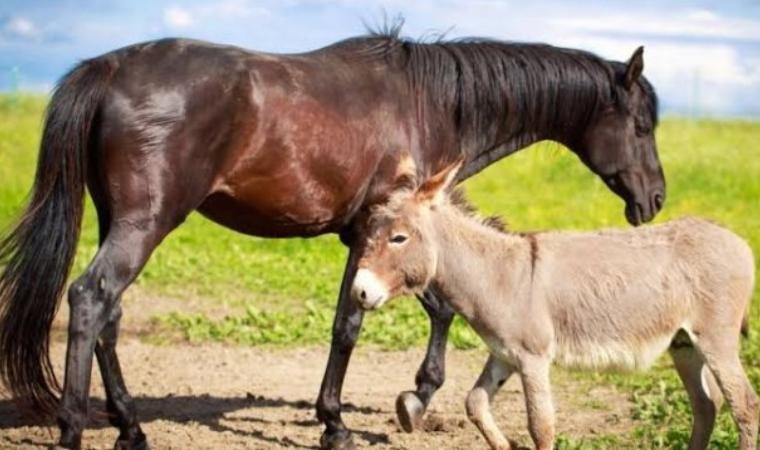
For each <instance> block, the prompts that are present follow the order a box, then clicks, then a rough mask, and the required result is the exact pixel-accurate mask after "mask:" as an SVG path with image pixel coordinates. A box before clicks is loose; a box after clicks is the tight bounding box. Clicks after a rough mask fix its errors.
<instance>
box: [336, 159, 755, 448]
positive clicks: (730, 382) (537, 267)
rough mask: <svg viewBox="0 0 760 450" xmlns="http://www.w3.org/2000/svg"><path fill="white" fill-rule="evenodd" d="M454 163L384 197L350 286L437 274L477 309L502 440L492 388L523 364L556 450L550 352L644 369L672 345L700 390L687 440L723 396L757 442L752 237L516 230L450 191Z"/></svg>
mask: <svg viewBox="0 0 760 450" xmlns="http://www.w3.org/2000/svg"><path fill="white" fill-rule="evenodd" d="M456 170H457V164H454V165H452V166H450V167H448V168H446V169H444V170H443V171H441V172H440V173H438V174H435V175H434V176H432V177H431V178H430V179H429V180H427V181H426V182H424V183H422V184H421V185H420V186H419V187H418V188H417V189H401V190H399V191H398V192H397V193H396V194H394V195H393V196H392V197H391V198H390V199H389V201H388V204H387V205H378V206H376V207H375V208H374V211H373V213H372V214H371V216H370V218H369V225H368V226H367V227H366V228H365V232H364V233H363V235H362V238H361V241H362V243H360V244H359V247H360V248H362V250H361V257H360V258H359V262H358V267H359V268H358V271H357V273H356V276H355V278H354V284H353V286H352V288H351V298H352V299H353V300H354V301H355V302H356V303H357V304H359V305H360V306H361V307H362V308H364V309H366V310H375V309H378V308H380V307H381V306H382V305H383V304H384V303H385V302H387V301H388V300H390V299H392V298H394V297H397V296H399V295H402V294H417V295H420V293H421V292H423V291H424V290H425V289H429V288H431V289H433V290H435V292H437V293H440V295H441V298H443V299H446V301H447V302H450V305H451V306H452V308H453V309H454V310H455V311H456V312H457V313H459V314H461V315H462V316H463V317H464V318H465V319H466V320H467V321H468V323H469V324H470V325H471V326H472V328H473V329H474V330H475V331H476V332H477V333H478V334H479V336H480V337H481V339H482V340H483V342H485V344H486V346H487V347H488V350H489V353H490V356H489V358H488V361H487V362H486V365H485V367H484V368H483V372H482V373H481V375H480V377H479V378H478V380H477V382H476V383H475V386H474V387H473V389H472V390H471V391H470V393H469V394H468V395H467V400H466V402H465V407H466V411H467V415H468V417H469V419H470V420H471V421H472V422H473V423H474V424H475V425H476V426H477V428H478V429H479V430H480V432H481V433H482V435H483V437H484V438H485V439H486V440H487V442H488V443H489V445H490V447H491V448H492V449H494V450H509V449H510V448H512V447H511V445H510V442H509V441H508V440H507V438H506V437H505V436H504V435H503V434H502V433H501V431H500V430H499V429H498V427H497V426H496V423H495V421H494V418H493V416H492V415H491V411H490V402H491V401H492V400H493V397H494V395H495V394H496V392H497V391H498V389H499V388H500V387H501V386H502V385H503V384H504V383H505V382H506V381H507V380H508V379H509V378H510V376H511V375H512V374H513V373H517V374H519V376H520V379H521V381H522V385H523V392H524V395H525V401H526V410H527V413H528V427H529V431H530V435H531V437H532V439H533V442H534V443H535V448H537V449H538V450H551V449H552V448H554V436H555V419H554V407H553V403H552V396H551V386H550V382H549V368H550V365H551V364H552V362H556V363H558V364H559V365H562V366H565V367H571V368H581V369H583V368H585V369H592V370H598V369H645V368H647V367H649V366H651V364H652V363H654V361H655V360H656V359H657V357H658V356H660V355H661V354H662V353H664V352H665V351H669V352H670V355H671V356H672V358H673V361H674V363H675V367H676V370H677V372H678V374H679V376H680V377H681V379H682V381H683V384H684V386H685V388H686V390H687V392H688V394H689V398H690V400H691V405H692V410H693V414H694V421H693V429H692V434H691V439H690V441H689V449H691V450H697V449H701V450H705V449H707V447H708V444H709V442H710V434H711V433H712V429H713V426H714V423H715V416H716V413H717V412H718V411H720V408H721V405H722V403H723V400H724V398H725V399H726V400H727V401H728V404H729V406H730V407H731V412H732V414H733V417H734V420H735V422H736V425H737V427H738V430H739V447H740V448H741V449H742V450H753V449H755V448H756V447H755V446H756V445H757V427H758V408H759V405H758V397H757V394H756V393H755V392H754V390H753V389H752V385H751V383H750V381H749V379H748V378H747V375H746V373H745V371H744V368H743V367H742V364H741V360H740V358H739V341H740V334H742V332H745V331H746V329H747V319H748V315H749V306H750V302H751V299H752V291H753V288H754V278H755V263H754V259H753V256H752V250H751V248H750V247H749V245H748V244H747V242H746V241H744V240H743V239H742V238H740V237H739V236H737V235H736V234H734V233H732V232H731V231H729V230H727V229H725V228H723V227H721V226H718V225H716V224H714V223H712V222H709V221H706V220H703V219H698V218H690V217H689V218H683V219H678V220H673V221H670V222H666V223H664V224H658V225H650V226H644V227H640V228H633V229H627V230H620V229H611V230H602V231H595V232H542V233H522V234H521V233H510V232H505V231H504V230H502V229H494V227H493V226H489V224H487V223H484V222H483V221H482V220H479V219H478V218H477V217H473V216H472V215H471V214H468V213H467V212H466V210H467V208H465V209H464V210H463V208H462V207H461V206H459V205H460V204H461V203H462V200H455V201H451V199H449V198H448V196H447V194H446V189H447V188H448V186H450V185H451V184H452V183H453V181H454V179H455V177H456ZM458 195H461V193H460V194H458ZM491 222H492V221H491ZM745 334H746V333H745Z"/></svg>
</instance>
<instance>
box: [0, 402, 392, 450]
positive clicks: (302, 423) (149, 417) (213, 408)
mask: <svg viewBox="0 0 760 450" xmlns="http://www.w3.org/2000/svg"><path fill="white" fill-rule="evenodd" d="M135 402H136V404H137V411H138V414H139V418H140V422H141V423H149V422H152V421H154V420H166V421H170V422H176V423H178V424H182V423H188V422H196V423H198V424H201V425H204V426H206V427H208V428H209V429H211V430H212V431H216V432H230V433H233V434H236V435H241V436H245V437H247V438H251V439H256V440H259V441H262V442H266V443H271V444H278V445H281V446H287V447H296V448H318V447H317V446H308V445H303V444H300V443H298V442H295V441H293V440H292V439H290V438H288V437H282V438H275V437H271V436H267V435H266V434H265V433H264V432H263V431H261V430H242V429H239V428H236V427H234V426H230V425H234V424H235V423H241V424H242V423H258V424H262V425H266V424H271V423H273V422H272V421H270V420H266V419H261V418H258V417H255V416H253V415H248V416H232V417H228V416H227V415H228V414H231V413H234V412H236V411H241V410H245V409H253V410H255V409H259V408H292V409H295V410H311V411H314V403H313V402H311V401H307V400H285V399H283V398H267V397H264V396H260V395H252V394H247V395H246V396H245V397H213V396H210V395H197V396H192V395H191V396H175V395H167V396H165V397H137V398H135ZM90 410H91V412H90V422H89V424H88V426H87V428H88V429H101V428H107V427H110V426H111V425H110V424H109V423H108V415H107V413H106V412H105V402H104V401H103V400H102V399H93V400H92V402H91V405H90ZM343 411H344V412H347V413H348V412H355V413H359V414H366V415H369V414H377V413H380V412H382V411H381V410H379V409H377V408H371V407H357V406H356V405H353V404H351V403H347V404H344V405H343ZM278 423H282V421H278ZM287 423H288V425H292V426H298V427H321V426H322V425H321V424H320V423H319V421H318V420H317V419H316V417H315V418H314V419H311V420H303V419H297V420H291V421H287ZM25 426H42V427H46V426H47V427H51V430H52V434H53V435H57V433H56V432H55V431H56V430H55V429H54V428H55V422H54V421H53V420H43V419H39V418H34V417H33V416H31V415H29V414H22V413H21V412H20V410H19V408H18V407H17V405H16V404H15V403H14V402H13V401H11V400H7V399H4V400H0V430H4V429H11V428H18V427H25ZM352 431H353V432H354V433H355V434H357V435H358V436H359V437H360V438H361V439H363V440H366V441H367V442H369V443H370V444H377V443H384V444H385V443H388V442H389V438H388V435H387V434H385V433H372V432H369V431H363V430H352ZM18 444H32V445H45V444H44V443H41V442H32V441H29V440H27V439H24V440H22V441H19V442H18Z"/></svg>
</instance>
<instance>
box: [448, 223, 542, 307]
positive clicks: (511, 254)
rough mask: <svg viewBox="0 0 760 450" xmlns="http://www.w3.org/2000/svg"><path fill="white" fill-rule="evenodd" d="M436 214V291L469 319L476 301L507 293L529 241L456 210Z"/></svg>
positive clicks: (519, 269)
mask: <svg viewBox="0 0 760 450" xmlns="http://www.w3.org/2000/svg"><path fill="white" fill-rule="evenodd" d="M437 214H438V215H439V217H436V218H435V220H434V227H435V229H436V235H437V237H436V241H437V244H438V249H437V254H438V258H437V267H436V274H435V276H434V279H433V283H434V285H435V290H436V291H437V292H440V293H441V294H442V296H443V298H444V300H445V301H447V302H449V303H450V304H451V306H452V307H453V308H454V309H455V310H456V311H457V312H458V313H460V314H462V315H463V316H465V317H466V318H468V319H469V318H470V317H471V316H472V315H473V314H476V311H474V308H476V307H477V306H476V305H477V304H478V303H480V302H482V301H488V299H489V298H491V299H492V298H493V297H494V293H496V292H499V293H500V294H504V293H506V292H509V290H510V289H511V288H512V287H513V286H509V284H510V280H515V279H516V278H517V277H519V274H520V273H522V271H523V265H524V263H525V258H523V256H525V254H529V253H528V252H529V251H530V250H529V244H528V243H527V242H526V241H525V239H524V238H522V237H521V236H519V235H514V234H505V233H499V232H497V231H495V230H492V229H490V228H488V227H486V226H484V225H482V224H480V223H478V222H477V220H475V219H472V218H469V217H465V216H463V215H462V214H461V213H458V212H453V211H441V212H440V213H437ZM500 296H501V295H500Z"/></svg>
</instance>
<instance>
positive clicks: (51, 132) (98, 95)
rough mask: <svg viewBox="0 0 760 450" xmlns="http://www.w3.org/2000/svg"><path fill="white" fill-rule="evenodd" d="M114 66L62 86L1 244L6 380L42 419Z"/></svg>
mask: <svg viewBox="0 0 760 450" xmlns="http://www.w3.org/2000/svg"><path fill="white" fill-rule="evenodd" d="M114 68H115V63H114V62H112V61H109V59H107V58H98V59H93V60H89V61H84V62H82V63H81V64H79V65H78V66H76V67H75V68H74V69H72V70H71V71H70V72H69V73H68V74H67V75H66V76H64V77H63V78H62V79H61V81H60V82H59V83H58V86H57V88H56V90H55V92H54V94H53V96H52V98H51V100H50V103H49V105H48V108H47V114H46V118H45V126H44V130H43V134H42V141H41V143H40V152H39V159H38V161H37V173H36V175H35V179H34V187H33V188H32V192H31V200H30V201H29V203H28V205H27V206H26V209H25V211H24V213H23V215H22V216H21V218H20V219H19V220H18V222H17V223H16V224H15V226H14V227H13V229H12V230H11V231H10V233H9V234H8V235H7V236H5V237H4V238H3V239H2V240H1V241H0V266H3V265H4V266H5V267H4V268H3V269H2V274H0V377H1V378H2V381H3V382H4V383H5V385H6V386H7V387H8V388H9V389H10V391H11V392H12V393H13V395H14V397H15V398H16V399H17V400H18V401H20V402H21V403H22V404H23V405H24V406H30V407H32V408H33V410H34V411H35V412H37V413H40V414H44V415H49V414H51V413H53V412H54V411H55V409H56V407H57V403H58V401H57V393H59V392H60V385H59V383H58V380H57V379H56V377H55V374H54V372H53V367H52V365H51V362H50V355H49V338H50V328H51V326H52V322H53V318H54V317H55V313H56V310H57V309H58V304H59V300H60V298H61V295H62V291H63V288H64V286H65V284H66V281H67V278H68V275H69V271H70V270H71V264H72V262H73V259H74V255H75V253H76V246H77V241H78V240H79V230H80V225H81V221H82V212H83V203H84V192H85V177H86V174H87V159H88V156H89V152H88V149H89V147H90V143H91V140H92V139H91V130H92V128H93V122H94V121H96V116H97V112H98V110H99V105H100V103H101V102H102V100H103V97H104V95H105V93H106V92H107V89H108V84H109V80H110V78H111V75H112V73H113V71H114Z"/></svg>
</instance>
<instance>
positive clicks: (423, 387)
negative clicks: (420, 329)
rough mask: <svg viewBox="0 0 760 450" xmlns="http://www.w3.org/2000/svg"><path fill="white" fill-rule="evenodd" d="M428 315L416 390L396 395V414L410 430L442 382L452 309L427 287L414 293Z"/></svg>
mask: <svg viewBox="0 0 760 450" xmlns="http://www.w3.org/2000/svg"><path fill="white" fill-rule="evenodd" d="M418 298H419V300H420V303H422V306H423V307H424V308H425V311H426V312H427V313H428V316H429V317H430V339H429V341H428V347H427V353H425V359H424V361H422V364H421V365H420V368H419V370H417V376H416V377H415V382H416V384H417V390H416V391H404V392H402V393H401V394H399V396H398V397H397V398H396V415H397V416H398V419H399V423H400V424H401V428H403V429H404V431H406V432H407V433H411V432H412V431H414V430H415V429H416V428H419V427H420V425H421V422H422V417H423V416H424V415H425V410H427V407H428V405H429V404H430V400H431V399H432V398H433V394H435V392H436V391H437V390H438V389H439V388H440V387H441V386H442V385H443V380H444V378H445V376H446V340H447V339H448V335H449V328H450V327H451V322H452V320H454V310H453V309H451V307H450V306H449V305H448V303H446V302H444V301H442V300H441V299H439V298H438V297H437V296H436V295H435V294H433V293H432V292H431V291H430V290H426V291H425V293H424V294H423V296H421V297H418Z"/></svg>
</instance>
